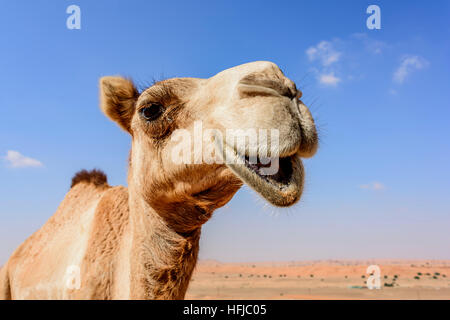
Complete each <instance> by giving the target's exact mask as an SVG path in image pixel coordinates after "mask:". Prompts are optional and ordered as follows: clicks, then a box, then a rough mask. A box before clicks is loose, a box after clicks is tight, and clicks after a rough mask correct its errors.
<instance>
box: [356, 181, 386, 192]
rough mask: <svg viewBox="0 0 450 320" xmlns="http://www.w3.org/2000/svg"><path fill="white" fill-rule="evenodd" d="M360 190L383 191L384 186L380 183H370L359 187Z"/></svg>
mask: <svg viewBox="0 0 450 320" xmlns="http://www.w3.org/2000/svg"><path fill="white" fill-rule="evenodd" d="M359 188H360V189H366V190H375V191H378V190H383V189H385V186H384V184H382V183H381V182H372V183H368V184H362V185H360V186H359Z"/></svg>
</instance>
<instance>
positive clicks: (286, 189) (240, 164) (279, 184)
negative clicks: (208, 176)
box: [221, 143, 304, 207]
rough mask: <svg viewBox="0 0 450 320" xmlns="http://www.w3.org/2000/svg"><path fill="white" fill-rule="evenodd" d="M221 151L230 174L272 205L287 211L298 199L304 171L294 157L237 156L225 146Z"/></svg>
mask: <svg viewBox="0 0 450 320" xmlns="http://www.w3.org/2000/svg"><path fill="white" fill-rule="evenodd" d="M221 146H222V145H221ZM221 149H222V153H223V155H224V156H225V157H226V158H225V159H227V161H226V162H225V164H226V165H227V166H228V167H229V168H230V169H231V171H233V173H234V174H235V175H236V176H237V177H238V178H240V179H241V180H242V181H243V182H244V183H246V184H247V185H248V186H249V187H251V188H252V189H253V190H255V191H256V192H257V193H259V194H260V195H261V196H262V197H263V198H264V199H265V200H267V201H268V202H269V203H271V204H272V205H274V206H277V207H288V206H291V205H293V204H295V203H296V202H297V201H298V200H299V199H300V197H301V194H302V192H303V183H304V168H303V164H302V161H301V159H300V158H299V157H298V155H296V154H293V155H290V156H286V157H280V158H261V159H260V158H259V157H256V156H255V157H249V156H243V155H240V154H239V153H238V152H237V151H236V150H235V149H234V148H232V147H230V146H228V145H227V144H226V143H224V144H223V148H221ZM230 159H232V161H229V160H230Z"/></svg>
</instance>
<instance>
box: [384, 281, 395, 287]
mask: <svg viewBox="0 0 450 320" xmlns="http://www.w3.org/2000/svg"><path fill="white" fill-rule="evenodd" d="M384 286H385V287H393V286H394V284H393V283H387V282H385V283H384Z"/></svg>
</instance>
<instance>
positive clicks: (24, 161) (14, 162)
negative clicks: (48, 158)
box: [3, 150, 43, 168]
mask: <svg viewBox="0 0 450 320" xmlns="http://www.w3.org/2000/svg"><path fill="white" fill-rule="evenodd" d="M3 158H4V160H5V161H6V162H7V164H8V166H10V167H12V168H26V167H42V166H43V164H42V162H40V161H39V160H36V159H33V158H29V157H25V156H24V155H23V154H21V153H20V152H18V151H14V150H8V151H7V152H6V156H5V157H3Z"/></svg>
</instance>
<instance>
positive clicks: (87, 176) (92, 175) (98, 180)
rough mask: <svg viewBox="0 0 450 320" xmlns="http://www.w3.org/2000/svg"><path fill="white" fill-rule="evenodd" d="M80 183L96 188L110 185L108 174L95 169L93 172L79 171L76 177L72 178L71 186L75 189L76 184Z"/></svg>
mask: <svg viewBox="0 0 450 320" xmlns="http://www.w3.org/2000/svg"><path fill="white" fill-rule="evenodd" d="M80 182H87V183H92V184H94V185H95V186H102V185H108V178H107V177H106V174H104V173H103V171H101V170H97V169H93V170H91V171H87V170H81V171H78V172H77V173H76V174H75V176H74V177H73V178H72V184H71V185H70V187H71V188H73V187H74V186H75V185H76V184H78V183H80Z"/></svg>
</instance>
